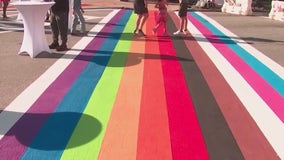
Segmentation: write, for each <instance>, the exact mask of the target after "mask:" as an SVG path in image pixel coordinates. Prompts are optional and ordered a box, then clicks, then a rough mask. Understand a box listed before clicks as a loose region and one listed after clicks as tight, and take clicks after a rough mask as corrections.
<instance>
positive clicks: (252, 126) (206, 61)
mask: <svg viewBox="0 0 284 160" xmlns="http://www.w3.org/2000/svg"><path fill="white" fill-rule="evenodd" d="M170 15H171V16H172V17H173V16H176V15H173V14H172V13H171V14H170ZM172 20H174V21H175V25H176V26H178V25H179V21H178V20H177V19H174V18H172ZM207 20H208V19H207ZM218 25H219V24H215V26H218ZM218 28H221V26H219V27H218ZM195 30H197V28H195V27H194V26H193V25H192V24H191V23H190V22H189V31H190V32H192V33H194V35H195V36H196V39H197V40H199V39H202V41H203V37H200V35H201V34H200V33H196V31H195ZM188 36H189V37H190V38H191V37H192V36H193V35H191V34H190V35H188ZM232 37H236V36H232ZM238 40H239V39H238ZM198 43H199V41H193V40H190V41H187V40H185V44H186V46H187V48H188V49H189V53H190V54H191V55H192V56H193V57H194V60H195V62H196V63H197V65H198V68H199V69H200V70H201V72H202V73H203V76H204V78H205V79H206V82H207V84H208V86H209V87H210V89H211V91H212V93H213V94H214V99H215V100H216V101H217V103H218V106H219V108H220V110H221V111H222V113H221V114H222V115H223V116H224V118H225V119H226V122H227V123H228V126H229V127H230V129H229V130H231V132H232V134H233V136H234V138H235V139H236V142H237V145H238V146H239V148H240V150H241V152H242V154H243V156H244V157H241V154H240V153H238V151H237V149H236V148H235V147H236V146H234V143H228V142H232V140H230V139H226V138H225V137H228V134H225V135H224V133H227V132H228V131H226V129H225V128H224V127H223V126H225V125H224V124H222V120H220V121H216V120H217V119H220V118H219V117H220V115H217V114H216V113H218V112H216V111H214V110H213V108H214V107H213V106H214V101H210V98H209V97H208V95H206V92H204V91H202V94H203V97H206V101H204V100H203V99H202V98H199V97H200V95H197V96H194V94H195V93H196V92H198V91H199V92H200V90H201V88H204V86H206V84H203V83H201V82H202V81H200V80H198V79H197V76H194V78H193V77H192V76H191V79H197V82H195V83H193V84H192V85H193V87H192V88H197V89H196V91H194V90H193V92H192V93H193V97H194V99H197V100H195V105H196V108H200V107H202V106H211V107H207V110H208V111H207V110H202V111H199V112H202V113H203V115H204V114H206V115H207V117H209V115H210V116H212V115H214V117H213V116H212V117H211V118H210V119H211V120H210V121H209V122H206V120H207V119H209V118H206V117H205V118H203V119H201V117H202V115H201V116H200V115H199V116H198V117H199V119H201V120H200V121H201V122H202V121H205V122H206V123H205V126H206V127H205V128H210V129H209V131H208V132H207V131H206V130H205V129H203V134H204V138H205V140H206V144H207V148H208V152H209V154H210V158H212V159H252V160H253V159H260V160H266V159H270V158H271V159H277V154H276V153H275V152H274V150H273V149H272V147H271V145H270V144H269V143H268V141H267V140H266V138H265V137H264V135H263V134H262V132H261V131H260V130H259V128H258V126H257V125H256V123H255V122H254V120H253V119H252V118H251V116H250V115H249V113H248V112H247V110H246V109H245V107H244V106H243V105H242V103H241V102H240V100H239V99H238V97H237V96H236V95H235V94H234V92H233V90H232V89H231V87H230V86H229V85H228V83H227V82H226V81H225V79H224V78H223V76H222V75H221V74H220V72H219V71H218V69H217V68H216V66H215V65H214V64H213V62H212V61H211V60H210V57H208V56H207V54H206V52H205V51H208V54H210V53H211V50H210V49H209V50H203V49H202V48H201V47H202V46H204V45H203V44H201V45H199V44H198ZM204 43H206V42H204ZM179 50H180V47H179ZM185 54H188V53H185ZM189 66H192V65H187V67H186V68H188V70H189V71H192V70H194V69H193V68H192V67H191V68H190V67H189ZM189 68H190V69H189ZM184 74H185V75H186V72H184ZM190 75H193V74H192V73H190ZM191 81H192V80H191ZM189 86H190V85H189ZM191 90H192V89H191ZM195 97H198V98H195ZM224 97H225V98H224ZM198 99H200V100H199V101H198ZM199 106H200V107H199ZM206 111H207V112H208V113H206ZM210 113H214V114H210ZM221 117H222V116H221ZM223 121H224V120H223ZM203 123H204V122H203ZM201 126H202V123H201ZM221 126H222V127H221ZM203 128H204V127H203ZM212 128H218V129H216V130H215V131H214V129H212ZM240 128H242V130H240ZM248 130H249V131H250V132H247V131H248ZM219 132H220V133H219ZM229 132H230V131H229ZM211 135H214V137H215V138H216V139H218V141H212V139H210V138H207V137H210V136H211ZM219 136H220V138H219ZM220 141H222V143H220ZM235 145H236V144H235ZM220 148H223V149H222V150H220ZM259 153H262V154H259Z"/></svg>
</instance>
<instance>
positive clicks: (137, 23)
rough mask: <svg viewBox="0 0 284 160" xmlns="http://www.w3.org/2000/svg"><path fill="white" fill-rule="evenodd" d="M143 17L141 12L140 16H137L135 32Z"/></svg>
mask: <svg viewBox="0 0 284 160" xmlns="http://www.w3.org/2000/svg"><path fill="white" fill-rule="evenodd" d="M141 18H142V15H141V14H139V15H138V18H137V21H136V28H135V30H134V32H136V31H137V30H138V28H139V26H140V22H141Z"/></svg>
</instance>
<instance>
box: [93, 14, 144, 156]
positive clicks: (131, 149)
mask: <svg viewBox="0 0 284 160" xmlns="http://www.w3.org/2000/svg"><path fill="white" fill-rule="evenodd" d="M135 22H136V16H135V15H132V16H131V18H130V20H129V22H128V26H127V27H126V28H125V29H127V30H126V31H125V32H126V33H125V34H126V36H125V39H122V40H121V41H123V43H126V44H128V43H131V44H130V45H131V46H130V47H129V53H128V57H127V60H126V63H125V66H124V71H123V75H122V78H121V82H120V85H119V89H118V92H117V96H116V100H115V102H114V106H113V110H112V113H111V116H110V119H109V123H108V125H107V129H106V133H105V137H104V139H103V142H102V146H101V149H100V154H99V158H98V159H100V160H110V159H117V157H123V159H129V160H131V159H136V151H137V136H138V122H139V110H140V101H141V93H142V79H143V68H144V60H143V59H144V53H145V41H139V40H137V39H135V38H134V39H133V40H132V41H130V39H131V37H132V34H131V32H133V30H134V27H135ZM127 34H130V36H129V37H128V36H127ZM125 49H126V48H125ZM123 54H126V53H125V52H123Z"/></svg>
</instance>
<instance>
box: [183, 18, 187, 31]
mask: <svg viewBox="0 0 284 160" xmlns="http://www.w3.org/2000/svg"><path fill="white" fill-rule="evenodd" d="M183 21H184V26H183V27H184V28H183V31H187V18H186V17H183Z"/></svg>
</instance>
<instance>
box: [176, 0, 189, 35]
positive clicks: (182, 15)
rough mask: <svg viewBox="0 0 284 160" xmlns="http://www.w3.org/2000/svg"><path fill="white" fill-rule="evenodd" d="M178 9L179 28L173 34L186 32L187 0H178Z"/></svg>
mask: <svg viewBox="0 0 284 160" xmlns="http://www.w3.org/2000/svg"><path fill="white" fill-rule="evenodd" d="M179 4H180V7H179V11H178V16H179V19H180V28H179V30H178V31H176V32H174V35H182V34H184V35H185V34H187V17H186V15H187V5H188V3H187V0H179Z"/></svg>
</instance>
